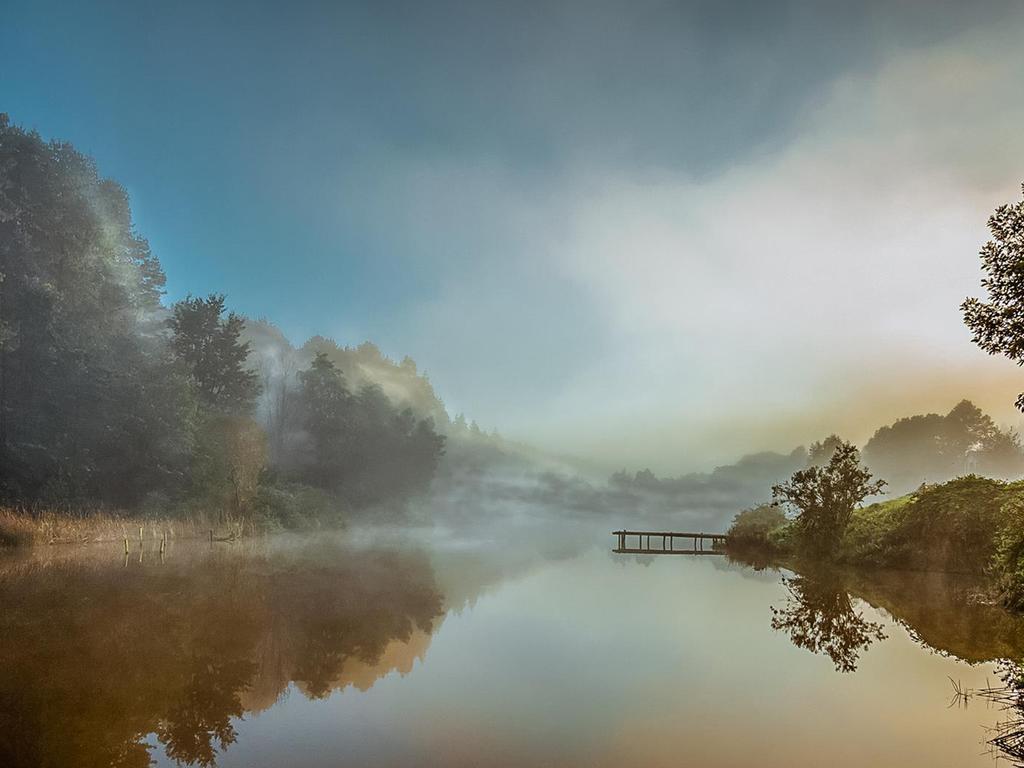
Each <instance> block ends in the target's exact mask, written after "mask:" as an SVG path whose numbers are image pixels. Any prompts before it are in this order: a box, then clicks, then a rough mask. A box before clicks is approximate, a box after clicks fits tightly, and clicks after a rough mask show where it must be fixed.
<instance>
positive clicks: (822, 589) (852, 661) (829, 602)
mask: <svg viewBox="0 0 1024 768" xmlns="http://www.w3.org/2000/svg"><path fill="white" fill-rule="evenodd" d="M782 581H783V584H785V586H786V589H787V590H788V592H789V596H788V598H787V600H786V605H785V606H784V607H783V608H781V609H777V608H774V607H773V608H772V614H773V616H772V629H775V630H778V631H782V632H786V633H788V634H789V638H790V640H792V642H793V644H794V645H796V646H797V647H798V648H806V649H807V650H809V651H811V652H812V653H821V654H825V655H826V656H828V657H829V658H830V659H831V660H832V663H833V664H835V666H836V670H837V671H839V672H853V671H855V670H856V669H857V660H858V659H859V657H860V653H861V651H863V650H865V649H866V648H867V647H868V646H869V645H871V644H872V643H873V642H875V641H877V640H883V639H885V634H884V633H883V632H882V625H881V624H877V623H875V622H873V621H868V620H867V619H865V618H864V616H863V615H862V614H860V613H857V612H856V611H855V610H854V608H853V603H852V601H851V599H850V595H849V593H848V592H847V591H846V589H845V587H844V585H843V583H842V581H841V580H840V579H839V578H837V577H835V576H833V575H826V574H814V575H798V576H793V577H790V578H784V579H783V580H782Z"/></svg>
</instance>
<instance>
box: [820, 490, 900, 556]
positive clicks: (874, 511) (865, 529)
mask: <svg viewBox="0 0 1024 768" xmlns="http://www.w3.org/2000/svg"><path fill="white" fill-rule="evenodd" d="M913 499H914V497H913V496H909V495H908V496H900V497H899V498H896V499H888V500H886V501H880V502H876V503H875V504H869V505H868V506H866V507H858V508H856V509H854V510H853V514H852V515H851V516H850V523H849V525H847V527H846V533H845V535H844V536H843V540H842V542H841V543H840V549H839V554H838V558H839V559H840V560H844V561H847V562H856V563H863V564H872V565H891V564H893V562H892V560H893V559H894V556H895V552H896V550H897V549H898V548H899V547H901V546H902V539H901V536H900V531H902V529H903V525H904V524H905V521H906V518H907V507H908V505H909V504H910V503H911V502H912V501H913ZM895 559H898V558H895Z"/></svg>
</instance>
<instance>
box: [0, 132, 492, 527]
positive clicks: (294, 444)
mask: <svg viewBox="0 0 1024 768" xmlns="http://www.w3.org/2000/svg"><path fill="white" fill-rule="evenodd" d="M163 285H164V274H163V271H162V268H161V266H160V262H159V260H158V259H157V258H156V256H155V255H154V254H153V253H152V252H151V251H150V248H149V245H148V243H147V242H146V241H145V240H144V239H143V238H141V237H140V236H139V235H138V234H137V233H136V231H135V228H134V224H133V222H132V218H131V211H130V207H129V203H128V197H127V195H126V194H125V191H124V190H123V189H122V188H121V187H120V186H119V185H118V184H116V183H115V182H112V181H109V180H105V179H102V178H101V177H100V176H99V174H98V172H97V170H96V167H95V165H94V163H93V162H92V160H90V159H89V158H87V157H85V156H84V155H82V154H80V153H78V152H77V151H76V150H75V149H74V148H73V147H72V146H71V145H69V144H64V143H59V142H49V143H47V142H44V141H43V140H42V139H41V138H40V137H39V136H38V135H37V134H35V133H32V132H28V131H24V130H22V129H20V128H17V127H15V126H12V125H11V124H10V121H9V120H8V119H7V117H6V116H4V115H0V502H9V503H17V504H23V505H27V506H29V507H33V506H38V507H39V508H43V507H45V508H49V509H54V508H64V507H66V508H68V509H70V510H78V511H82V510H93V509H95V508H111V507H113V508H131V509H134V510H137V511H138V510H143V509H146V510H151V511H153V512H155V513H159V514H166V513H169V512H177V513H178V514H195V515H198V516H203V517H205V516H209V515H211V514H214V515H219V516H220V517H221V518H223V519H226V520H235V519H238V518H253V519H254V518H256V517H259V518H261V519H263V520H264V521H266V522H267V524H271V525H281V526H291V525H294V524H297V523H298V522H299V521H305V522H306V523H310V524H311V523H312V522H314V518H315V515H316V514H318V513H321V512H322V513H323V514H325V515H327V516H328V517H329V518H330V519H331V520H334V521H337V514H338V510H341V509H346V510H347V509H350V508H351V507H352V506H353V505H363V506H365V505H369V504H377V503H379V502H383V501H387V500H391V499H404V498H407V497H409V496H410V495H412V494H414V493H419V492H421V491H423V490H425V489H426V488H427V487H428V486H429V484H430V482H431V480H432V478H433V477H434V474H435V472H436V470H437V467H438V462H439V460H440V457H441V455H442V453H443V450H444V437H443V436H442V435H440V434H439V433H438V432H437V431H436V429H435V428H434V422H433V421H431V419H430V417H431V416H433V415H437V416H438V417H439V418H443V419H444V423H445V424H446V423H447V414H446V413H445V411H444V405H443V403H441V402H440V400H439V399H438V398H437V397H436V395H435V394H434V392H433V389H432V387H431V386H430V384H429V382H428V381H427V379H426V377H425V376H424V375H422V374H421V373H420V372H419V371H418V370H417V367H416V364H415V363H414V362H413V361H412V360H411V359H409V358H406V359H404V360H402V361H401V363H393V362H392V361H390V360H388V359H387V358H385V357H384V356H383V355H382V354H381V352H380V350H379V349H378V348H377V347H375V346H374V345H372V344H369V343H365V344H362V345H360V346H359V347H356V348H353V349H349V348H344V349H342V348H340V347H338V346H337V345H336V344H334V343H333V342H331V341H329V340H327V339H324V338H322V337H315V338H314V339H311V340H310V341H309V342H308V343H307V344H306V345H305V346H304V347H303V349H302V351H301V353H299V352H297V351H296V350H293V349H292V348H291V347H290V345H287V342H284V345H282V344H281V343H277V342H280V341H281V339H276V338H275V343H276V346H274V345H270V347H272V348H274V349H278V351H281V352H283V353H285V354H282V355H280V356H279V359H274V357H273V355H270V356H268V355H266V354H264V352H265V350H266V348H267V346H266V345H264V347H263V348H261V351H260V353H259V354H256V353H255V351H254V349H253V346H252V343H251V340H252V338H253V334H252V333H250V332H249V331H248V330H247V322H246V321H245V319H244V318H242V317H241V316H240V315H237V314H235V313H234V312H231V311H229V310H228V308H227V303H226V300H225V297H224V296H223V294H217V293H215V294H211V295H209V296H207V297H205V298H200V297H193V296H191V295H190V296H188V297H187V298H185V299H184V300H182V301H179V302H177V303H176V304H174V305H173V306H172V307H170V309H169V310H168V308H166V307H165V306H164V305H163V304H162V297H163ZM253 325H254V327H258V328H261V329H262V331H263V332H264V334H263V335H264V336H265V337H267V338H269V337H272V336H273V331H276V329H273V328H272V326H269V324H266V323H263V324H262V325H260V324H259V323H254V324H253ZM282 338H283V337H282ZM317 352H319V353H320V354H316V353H317ZM293 353H294V354H293ZM296 355H299V356H308V357H307V359H309V358H312V364H311V365H310V367H309V370H308V371H306V372H304V374H303V375H302V376H301V377H297V376H296V375H295V372H296V371H297V370H299V366H298V365H296ZM314 355H315V356H314ZM336 359H338V360H344V361H345V362H346V363H347V364H349V365H350V367H351V368H352V369H353V372H354V373H353V375H354V379H353V381H355V382H356V384H357V385H358V386H357V387H356V388H354V389H353V390H352V391H350V390H349V389H348V387H347V386H346V383H345V381H344V380H343V379H342V378H341V375H340V371H338V370H337V368H336V365H335V362H334V361H335V360H336ZM371 381H381V382H383V384H384V387H385V388H386V390H387V391H385V389H382V388H381V387H377V386H374V385H372V384H371V383H370V382H371ZM264 390H266V392H265V393H264ZM261 395H262V397H261ZM268 433H269V438H270V439H268ZM476 434H477V435H480V434H481V433H480V430H479V429H478V428H477V429H476ZM474 439H475V435H474ZM268 468H269V469H272V470H273V471H272V472H270V473H268V472H267V471H266V470H267V469H268ZM269 478H273V479H269ZM298 506H303V507H304V508H303V509H301V510H300V509H298ZM31 538H33V537H32V536H26V535H22V533H21V532H18V531H15V530H14V529H13V528H12V530H11V532H10V536H8V537H7V540H9V541H14V542H17V541H23V540H27V539H31Z"/></svg>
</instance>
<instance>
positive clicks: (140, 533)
mask: <svg viewBox="0 0 1024 768" xmlns="http://www.w3.org/2000/svg"><path fill="white" fill-rule="evenodd" d="M139 544H140V545H141V544H142V526H141V525H140V526H139Z"/></svg>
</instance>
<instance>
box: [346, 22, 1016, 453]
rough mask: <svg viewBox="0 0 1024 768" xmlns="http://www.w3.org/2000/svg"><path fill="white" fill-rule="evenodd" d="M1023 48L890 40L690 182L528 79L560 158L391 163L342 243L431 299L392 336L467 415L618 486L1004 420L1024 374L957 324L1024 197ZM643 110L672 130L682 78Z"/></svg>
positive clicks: (350, 211) (388, 154)
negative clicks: (384, 261) (356, 238)
mask: <svg viewBox="0 0 1024 768" xmlns="http://www.w3.org/2000/svg"><path fill="white" fill-rule="evenodd" d="M1020 29H1021V14H1020V13H1019V12H1018V13H1017V14H1016V15H1012V16H1010V17H1008V18H1005V19H1003V20H1002V22H1001V24H1000V26H999V28H998V29H997V28H995V27H991V26H990V27H987V28H980V27H972V28H967V27H965V31H964V32H962V33H960V34H959V35H956V36H952V37H951V36H949V35H948V34H946V35H941V36H935V37H933V38H929V39H927V40H924V41H921V42H920V45H919V47H909V48H908V47H906V46H903V47H899V46H887V47H884V46H880V48H879V50H878V51H874V52H872V54H871V55H870V56H862V57H861V66H860V67H859V68H856V69H854V68H849V67H847V68H846V69H845V70H844V71H843V73H842V74H838V75H834V76H831V77H830V78H826V79H822V78H817V79H815V78H808V79H807V81H806V82H805V83H804V86H806V87H805V88H804V89H803V91H802V95H801V97H800V98H798V99H797V98H791V99H787V101H786V104H787V108H788V109H789V110H790V113H789V114H788V119H787V120H786V121H785V122H786V124H787V126H788V127H787V128H786V130H785V131H780V130H779V123H780V119H779V117H778V114H777V112H778V110H777V109H770V110H768V111H770V112H771V113H772V115H773V117H772V119H771V120H770V121H768V123H769V124H768V125H766V126H765V129H764V134H763V135H762V136H760V137H758V136H746V138H745V141H746V146H747V149H746V150H745V151H743V152H736V153H735V154H734V155H733V156H732V158H733V159H732V160H731V161H730V160H729V157H730V156H729V155H721V154H720V153H719V154H717V155H716V158H715V162H714V163H706V164H697V165H696V166H695V165H694V164H692V163H690V164H689V165H687V164H686V163H679V162H667V161H666V162H661V161H660V160H659V158H660V159H661V160H665V159H666V158H668V157H670V156H671V155H672V153H671V152H670V151H668V150H667V149H665V147H663V146H662V147H660V149H659V151H658V152H654V153H653V154H652V155H651V160H652V162H649V163H643V162H639V161H638V158H641V157H643V153H640V154H637V152H636V151H634V150H635V149H636V146H635V141H634V140H632V139H630V138H629V137H624V138H623V141H624V142H625V143H626V144H628V145H629V146H630V151H628V152H626V151H623V152H618V151H615V149H614V146H615V144H614V142H613V141H611V139H610V137H609V135H608V131H607V130H606V127H605V126H602V125H601V124H599V121H596V120H595V121H594V124H593V125H591V127H590V129H589V134H588V130H587V128H586V127H585V126H584V124H583V122H582V121H581V119H580V115H581V114H587V111H586V109H584V108H583V106H585V105H583V104H582V101H584V100H585V99H584V96H582V95H581V96H579V97H578V99H579V100H574V101H572V102H571V103H572V104H580V105H581V110H580V113H579V114H577V115H575V116H574V117H573V118H572V119H569V120H568V122H564V121H561V120H560V118H561V117H562V115H561V114H560V108H558V107H555V106H552V105H553V99H552V98H549V96H550V95H551V94H552V93H563V92H565V89H566V88H567V83H566V82H565V76H564V73H562V76H559V75H558V73H559V72H560V70H558V69H557V68H556V69H555V70H553V71H554V72H555V73H556V77H555V82H554V83H543V82H541V81H540V80H537V79H535V78H534V79H531V78H530V77H528V74H529V72H533V71H534V69H532V68H528V70H527V74H525V75H523V74H521V75H520V77H519V78H518V79H515V78H513V79H512V80H511V81H510V82H511V83H512V88H511V91H510V93H509V98H510V99H511V102H512V103H513V104H522V105H525V106H526V107H529V109H526V110H525V111H526V112H528V113H529V114H530V120H529V126H530V135H531V137H532V139H533V140H539V139H538V138H537V136H538V135H540V134H541V133H542V126H543V123H544V120H543V117H544V114H545V112H544V109H545V105H546V108H547V109H548V110H550V111H549V112H547V113H546V114H547V115H548V117H549V118H550V121H551V124H550V126H549V128H550V131H551V135H550V136H548V138H549V140H550V141H551V142H552V143H551V144H550V146H548V148H547V151H548V152H551V151H554V150H556V149H559V148H561V149H563V150H564V157H561V158H560V161H559V162H556V163H545V162H536V163H530V162H524V161H523V156H522V154H521V153H517V152H511V154H509V153H507V152H496V151H490V150H493V148H489V147H488V146H486V145H484V146H483V148H481V147H480V146H476V145H474V146H476V149H477V150H479V151H468V152H451V151H447V150H438V151H433V152H424V151H422V147H414V148H411V149H410V148H402V147H396V146H394V145H390V144H384V143H381V144H379V145H374V146H367V147H366V148H365V150H366V151H365V154H364V156H363V159H362V160H361V161H360V162H361V163H362V170H360V171H358V172H355V173H353V174H352V175H351V181H350V182H348V183H346V184H344V185H343V188H342V193H341V195H340V197H339V198H337V206H338V208H339V209H342V210H344V211H345V214H344V216H342V218H341V219H340V223H339V224H338V226H345V227H350V228H354V227H356V226H357V225H358V226H362V227H364V228H365V229H367V230H369V231H370V232H371V233H372V234H371V235H370V236H368V239H369V240H372V241H373V243H374V249H375V252H376V253H381V254H400V255H395V256H391V257H389V258H392V259H393V260H394V262H395V263H394V266H395V269H396V270H397V271H400V272H401V273H403V274H405V273H408V274H415V275H416V279H417V281H418V283H419V284H421V285H426V286H429V290H428V291H426V292H425V293H426V295H425V296H422V297H420V298H418V299H412V300H410V301H409V302H407V303H405V304H404V305H403V307H402V309H401V310H400V311H397V312H395V313H392V315H391V316H390V317H389V319H388V322H387V325H386V326H384V327H383V328H378V329H375V334H376V335H377V337H378V338H381V340H382V342H383V345H384V347H385V348H386V349H393V350H397V351H401V352H402V353H404V352H406V351H408V352H409V353H410V354H412V355H413V356H414V357H415V358H416V359H417V360H419V361H420V362H421V363H422V365H423V367H424V368H425V369H426V370H427V371H428V372H429V373H430V375H431V379H432V380H433V381H434V382H435V384H436V385H437V387H438V389H439V391H440V392H441V393H442V395H443V396H444V397H445V399H446V400H447V401H448V402H449V403H450V404H452V405H454V406H455V408H456V410H463V411H465V412H467V413H468V414H471V415H472V416H474V417H475V418H477V419H478V420H479V421H480V422H481V423H483V424H486V425H488V426H491V425H494V426H497V427H498V428H499V429H500V430H502V432H504V433H506V434H509V435H511V436H514V437H517V438H520V439H525V440H529V441H533V442H537V443H539V444H543V445H547V446H549V447H553V448H555V449H557V450H560V451H566V452H571V453H576V454H582V455H584V456H586V457H588V458H591V459H594V460H597V461H599V462H603V463H605V464H607V465H608V466H610V467H611V466H620V465H622V464H629V465H632V466H644V465H649V466H651V467H652V468H655V469H657V470H659V471H662V472H667V473H675V472H678V471H682V470H684V469H696V468H706V467H709V466H713V465H714V464H716V463H721V462H722V461H725V460H728V459H730V458H735V456H737V455H738V454H740V453H743V452H746V451H748V450H753V449H763V448H774V449H780V450H788V449H790V448H792V446H793V445H795V444H796V443H799V442H807V441H809V440H812V439H816V438H819V437H821V436H822V435H823V433H825V432H830V431H833V430H840V431H844V432H846V433H847V435H848V436H849V437H851V438H854V439H864V438H866V437H867V436H868V435H870V433H871V431H873V430H874V428H876V427H877V426H879V425H880V424H882V423H883V422H885V421H891V420H892V419H893V418H896V417H897V416H901V415H905V414H907V413H910V412H913V411H923V410H937V411H942V412H945V411H946V410H948V409H949V408H950V407H952V405H953V404H954V403H955V402H956V401H957V400H958V399H960V398H961V397H965V396H966V397H971V398H974V399H976V400H977V401H978V402H979V404H981V405H982V406H983V407H986V408H990V409H995V415H996V416H997V418H999V419H1000V420H1001V421H1004V422H1005V421H1007V420H1010V419H1012V418H1013V414H1012V411H1011V409H1010V404H1011V403H1012V400H1013V397H1014V394H1015V392H1016V389H1017V388H1018V385H1017V384H1016V381H1015V379H1016V374H1017V371H1016V369H1015V368H1014V367H1013V366H1012V365H1011V364H1009V363H1006V362H1005V361H1000V360H998V359H992V358H987V357H986V356H985V355H983V354H982V353H981V352H980V351H978V350H976V349H975V348H974V347H973V346H972V345H971V343H970V340H969V334H968V333H967V331H966V329H965V328H964V327H963V325H962V323H961V320H960V315H959V311H958V309H957V307H958V305H959V303H960V301H961V300H962V299H963V298H964V296H965V295H967V294H970V293H975V292H977V290H978V281H979V278H980V272H979V269H978V261H977V258H976V255H975V254H976V252H977V250H978V247H979V246H980V244H981V243H982V242H983V241H984V239H985V237H986V230H985V220H986V218H987V216H988V213H989V212H990V211H991V210H992V208H993V207H994V206H995V205H997V204H999V203H1001V202H1005V201H1006V200H1008V199H1012V198H1014V197H1015V196H1016V195H1017V194H1019V184H1020V181H1021V178H1022V177H1024V143H1022V142H1020V140H1019V126H1020V125H1021V124H1024V120H1022V118H1024V101H1022V100H1021V99H1019V98H1017V94H1019V92H1020V88H1019V84H1020V83H1021V82H1024V57H1022V54H1021V52H1020V48H1019V34H1017V33H1018V32H1019V30H1020ZM764 54H767V55H780V56H781V55H783V54H781V53H780V50H779V48H778V47H777V46H776V47H771V48H768V49H766V50H764V51H761V55H764ZM748 56H753V54H750V53H749V52H748ZM756 58H757V57H756V56H754V57H753V59H749V58H748V59H745V61H748V63H749V64H751V65H752V66H753V64H755V63H756V61H755V59H756ZM545 60H546V59H545V58H544V57H540V61H541V62H543V61H545ZM673 61H674V64H673V67H675V68H676V69H678V70H679V71H682V69H685V67H684V66H683V63H680V61H677V60H673ZM702 61H703V60H702V59H701V58H700V57H697V58H695V59H686V62H685V63H686V66H700V64H701V63H702ZM786 62H787V63H786V66H785V67H782V69H781V70H780V72H782V73H784V74H786V76H787V77H791V76H792V74H793V71H792V65H793V60H792V57H787V59H786ZM538 66H539V65H538ZM645 66H650V67H653V66H654V63H653V62H652V61H647V62H646V63H645ZM674 71H675V69H674V70H673V72H674ZM662 74H663V75H664V74H665V73H662ZM668 74H669V75H671V73H668ZM694 77H695V75H693V74H692V73H690V74H688V75H687V78H686V82H687V83H688V84H689V85H692V81H693V78H694ZM523 78H525V80H526V82H527V86H523V85H522V82H521V81H522V80H523ZM571 79H572V78H570V80H571ZM819 81H820V82H819ZM586 85H587V87H588V88H589V89H590V90H591V96H592V97H595V96H594V93H593V89H594V88H595V87H596V86H597V85H598V84H596V83H593V82H590V81H588V82H587V83H586ZM621 85H622V84H621V83H619V84H618V85H617V86H616V88H621ZM689 85H688V86H687V87H689ZM524 88H525V90H524ZM642 90H643V92H644V93H643V97H642V98H643V110H644V114H649V113H650V114H651V115H654V114H657V113H658V112H657V110H655V109H654V106H652V105H653V104H655V103H656V100H653V101H652V93H653V94H654V95H657V93H662V94H668V93H670V92H671V76H669V77H668V78H667V79H666V80H664V81H662V82H660V83H659V84H658V86H657V87H656V88H652V87H646V86H645V87H644V88H642ZM776 90H777V89H770V90H769V91H768V92H769V93H775V92H776ZM615 93H617V94H619V91H618V90H616V91H615ZM744 93H745V94H746V96H745V97H744V98H747V99H748V100H749V98H751V96H750V93H749V92H748V91H744ZM620 95H621V94H620ZM595 98H596V97H595ZM638 98H639V97H638ZM599 101H600V100H599ZM676 101H677V103H676V107H679V105H680V104H685V103H686V99H685V97H680V98H679V99H677V100H676ZM698 101H699V100H698ZM623 103H628V102H623ZM531 105H532V106H531ZM605 106H606V105H605ZM689 106H691V107H692V108H694V109H696V108H699V103H692V104H690V105H689ZM719 106H720V105H719ZM652 110H654V112H653V113H652ZM677 112H678V109H676V108H673V109H668V108H666V109H665V111H664V113H663V114H662V118H663V119H664V120H665V121H666V122H665V124H664V125H662V126H661V129H660V130H659V131H658V135H659V137H658V141H659V142H664V141H665V140H666V138H665V137H666V136H670V135H671V131H670V129H669V127H670V126H671V121H672V120H673V119H674V118H675V116H678V115H677ZM592 114H593V115H595V116H601V115H604V114H605V111H604V106H602V107H601V109H598V108H597V107H594V112H593V113H592ZM744 114H746V112H744ZM720 115H721V121H722V123H721V130H722V131H723V132H728V131H729V130H730V128H729V125H728V124H727V123H728V114H727V110H723V111H721V112H720ZM629 124H630V121H629V120H621V121H619V122H618V123H616V125H618V126H620V127H622V126H626V127H628V125H629ZM559 125H562V126H563V127H565V126H571V130H570V131H569V133H568V134H564V133H560V132H559V130H558V129H557V127H558V126H559ZM680 125H681V126H682V127H681V128H680V135H679V142H681V143H686V144H687V146H688V147H689V149H688V150H687V152H688V153H689V154H692V151H693V146H694V145H693V143H692V141H690V140H691V139H692V137H689V136H687V135H686V134H685V129H686V126H687V125H690V123H687V122H686V121H682V122H681V123H680ZM616 130H617V129H616ZM613 132H614V131H613ZM707 134H708V130H707V126H702V127H701V136H702V141H705V142H706V139H707ZM595 137H596V138H595ZM726 145H730V143H729V142H726ZM708 146H709V147H712V148H713V144H709V145H708ZM518 149H522V147H518ZM543 154H544V153H543V152H542V153H541V155H543ZM367 168H372V169H373V171H374V172H373V173H372V174H367V173H365V172H363V171H365V170H366V169H367ZM688 168H689V169H690V170H687V169H688ZM368 178H369V179H371V181H370V183H367V179H368ZM397 351H396V354H397ZM1022 381H1024V380H1022ZM1020 388H1024V387H1020ZM1003 403H1005V407H1004V408H1002V410H1000V404H1003Z"/></svg>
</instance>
